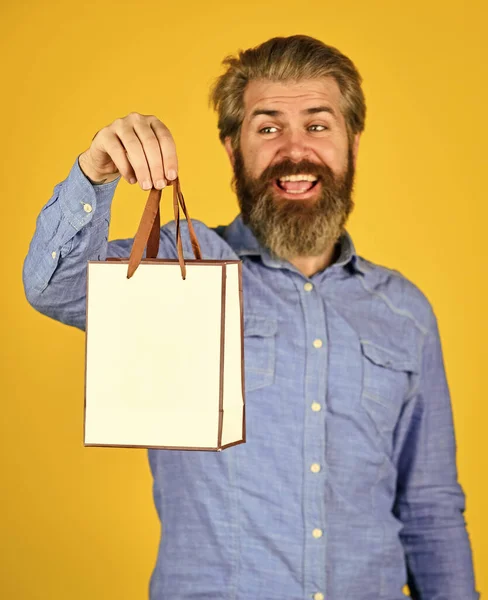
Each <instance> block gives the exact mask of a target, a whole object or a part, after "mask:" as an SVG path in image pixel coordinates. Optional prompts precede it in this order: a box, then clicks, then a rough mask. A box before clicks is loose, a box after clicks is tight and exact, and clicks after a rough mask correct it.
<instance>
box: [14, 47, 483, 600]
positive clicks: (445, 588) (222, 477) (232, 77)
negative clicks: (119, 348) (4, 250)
mask: <svg viewBox="0 0 488 600" xmlns="http://www.w3.org/2000/svg"><path fill="white" fill-rule="evenodd" d="M224 65H225V72H224V74H223V75H222V76H221V77H220V78H219V79H218V80H217V82H216V84H215V86H214V88H213V90H212V96H211V97H212V100H213V104H214V107H215V108H216V110H217V112H218V117H219V120H218V126H219V132H220V139H221V141H222V143H223V144H224V146H225V149H226V151H227V153H228V155H229V158H230V160H231V163H232V165H233V169H234V184H235V191H236V194H237V197H238V200H239V205H240V208H241V214H240V215H239V216H238V217H237V218H236V219H235V220H234V221H233V222H232V223H231V224H230V225H228V226H221V227H217V228H215V229H211V228H209V227H207V226H205V225H204V224H203V223H201V222H196V223H195V228H196V233H197V235H198V238H199V240H200V244H201V247H202V251H203V255H204V258H212V259H224V258H225V259H236V258H238V259H240V260H242V263H243V285H244V311H245V313H244V317H245V364H246V373H245V375H246V429H247V441H246V443H245V444H242V445H238V446H234V447H232V448H229V449H227V450H225V451H224V452H221V453H208V452H198V451H194V452H188V451H164V450H156V449H153V450H150V451H149V459H150V464H151V468H152V473H153V476H154V498H155V503H156V507H157V510H158V514H159V517H160V519H161V522H162V526H163V530H164V533H163V535H162V537H161V541H160V546H159V552H158V557H157V562H156V566H155V569H154V572H153V576H152V579H151V585H150V597H151V599H152V600H167V599H171V600H190V599H192V600H197V599H198V600H257V599H260V600H324V598H327V600H401V598H404V593H403V591H402V590H403V588H404V586H405V584H407V583H408V585H409V587H410V590H411V595H412V597H413V598H416V599H422V600H441V599H442V600H474V599H475V598H477V597H478V594H477V593H476V591H475V585H474V576H473V567H472V558H471V549H470V544H469V539H468V535H467V532H466V526H465V521H464V517H463V511H464V502H465V500H464V494H463V491H462V489H461V487H460V485H459V483H458V480H457V472H456V457H455V438H454V432H453V421H452V412H451V403H450V397H449V390H448V386H447V383H446V376H445V370H444V365H443V358H442V350H441V344H440V338H439V331H438V326H437V320H436V317H435V314H434V312H433V310H432V307H431V305H430V304H429V302H428V300H427V299H426V298H425V296H424V295H423V294H422V292H421V291H420V290H419V289H418V288H417V287H415V286H414V284H412V283H411V282H409V281H408V280H407V279H406V278H405V277H403V276H402V275H401V274H400V273H398V272H397V271H394V270H390V269H388V268H385V267H382V266H379V265H376V264H373V263H372V262H370V261H367V260H365V259H364V258H362V257H361V256H359V255H358V254H357V253H356V250H355V248H354V245H353V242H352V239H351V237H350V235H349V234H348V232H347V231H346V229H345V224H346V222H347V218H348V216H349V214H350V213H351V210H352V208H353V201H352V198H351V194H352V189H353V180H354V170H355V164H356V158H357V155H358V148H359V140H360V136H361V133H362V131H363V129H364V122H365V114H366V107H365V101H364V96H363V92H362V90H361V77H360V75H359V73H358V72H357V70H356V68H355V66H354V64H353V63H352V62H351V60H350V59H348V58H347V57H346V56H344V55H343V54H341V53H340V52H339V51H338V50H337V49H335V48H332V47H330V46H327V45H325V44H323V43H322V42H321V41H319V40H316V39H313V38H310V37H307V36H292V37H288V38H274V39H271V40H269V41H267V42H265V43H263V44H262V45H260V46H258V47H256V48H252V49H249V50H246V51H244V52H240V53H239V54H238V55H237V56H236V57H230V58H227V59H226V60H225V61H224ZM177 169H178V164H177V157H176V148H175V144H174V141H173V138H172V136H171V133H170V132H169V130H168V128H167V127H166V126H165V125H164V124H163V123H162V122H161V121H160V120H159V119H158V118H157V117H155V116H154V115H141V114H139V113H131V114H130V115H128V116H126V117H124V118H122V119H116V120H115V121H114V122H113V123H112V124H110V125H109V126H107V127H105V128H103V129H102V130H100V131H99V132H98V133H97V134H96V135H95V137H94V139H93V140H92V143H91V145H90V147H89V148H88V149H87V150H86V151H85V152H83V153H82V154H81V155H79V157H78V158H77V160H76V161H75V163H74V165H73V167H72V169H71V171H70V173H69V175H68V177H67V179H65V180H64V181H63V182H61V183H60V184H59V185H57V186H56V188H55V191H54V194H53V196H52V198H51V199H50V200H49V201H48V203H47V204H46V206H45V207H44V208H43V209H42V211H41V214H40V216H39V219H38V224H37V229H36V231H35V234H34V237H33V240H32V242H31V246H30V249H29V253H28V255H27V258H26V260H25V265H24V283H25V290H26V295H27V298H28V299H29V301H30V303H31V304H32V305H33V306H34V307H35V308H36V309H37V310H39V311H41V312H42V313H44V314H46V315H48V316H50V317H52V318H54V319H57V320H59V321H62V322H63V323H67V324H69V325H72V326H75V327H78V328H80V329H84V327H85V301H86V298H85V289H86V264H87V261H88V260H97V259H98V260H104V259H105V258H106V257H108V256H112V257H128V256H129V253H130V250H131V244H132V241H133V240H131V239H126V240H115V241H109V242H107V236H108V223H109V220H110V206H111V201H112V198H113V195H114V191H115V188H116V185H117V183H118V181H119V180H120V178H121V177H123V178H124V179H126V180H127V181H128V182H131V183H135V182H136V181H138V182H139V184H140V185H141V187H142V189H145V190H148V189H150V188H151V187H156V188H158V189H161V188H162V187H164V185H166V184H167V183H168V182H170V181H172V180H174V179H175V178H176V177H177ZM183 235H184V236H185V244H186V248H185V249H186V251H187V252H188V251H189V249H190V245H189V241H188V231H187V229H186V228H184V231H183ZM174 240H175V224H174V223H173V222H172V223H169V224H167V225H165V226H164V227H162V228H161V243H160V254H159V256H160V257H166V258H168V257H170V258H176V256H177V253H176V247H175V241H174ZM107 352H110V347H108V348H107Z"/></svg>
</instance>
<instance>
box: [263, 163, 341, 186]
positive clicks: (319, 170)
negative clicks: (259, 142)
mask: <svg viewBox="0 0 488 600" xmlns="http://www.w3.org/2000/svg"><path fill="white" fill-rule="evenodd" d="M305 173H306V174H308V175H313V176H314V177H317V179H319V180H322V181H333V180H334V173H333V171H332V169H331V168H330V167H328V166H327V165H319V164H317V163H314V162H312V161H310V160H302V161H300V162H293V161H291V160H290V159H286V160H283V161H281V162H280V163H276V164H274V165H270V166H269V167H266V169H265V170H264V171H263V172H262V173H261V175H260V176H259V178H258V181H259V182H260V183H267V182H268V181H270V180H275V179H279V178H280V177H285V176H286V175H301V174H305Z"/></svg>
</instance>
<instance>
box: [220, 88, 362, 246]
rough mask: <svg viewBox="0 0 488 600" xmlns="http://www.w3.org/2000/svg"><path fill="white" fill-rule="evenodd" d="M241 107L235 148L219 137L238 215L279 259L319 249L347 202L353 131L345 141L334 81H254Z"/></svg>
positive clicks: (333, 234) (343, 216)
mask: <svg viewBox="0 0 488 600" xmlns="http://www.w3.org/2000/svg"><path fill="white" fill-rule="evenodd" d="M244 109H245V116H244V120H243V123H242V128H241V137H240V146H239V148H238V150H237V151H233V150H232V148H231V144H230V140H226V144H225V145H226V149H227V152H228V154H229V156H230V158H231V161H232V163H233V167H234V180H235V185H236V193H237V196H238V199H239V203H240V207H241V211H242V215H243V219H244V222H245V223H247V224H249V226H250V227H251V228H252V229H253V231H254V233H255V235H256V237H257V238H258V239H259V241H260V242H261V243H262V244H263V245H265V246H266V247H268V248H269V249H270V250H271V251H272V252H273V253H274V254H276V255H277V256H280V257H281V258H291V257H293V256H318V255H320V254H321V253H322V252H324V251H325V250H326V249H327V248H328V247H329V246H330V245H331V244H333V243H334V242H335V241H336V240H337V238H338V237H339V236H340V234H341V232H342V229H343V226H344V224H345V222H346V220H347V217H348V215H349V214H350V212H351V210H352V208H353V202H352V199H351V193H352V186H353V179H354V164H355V158H356V153H357V147H358V142H359V136H356V139H355V141H354V144H353V146H352V147H351V148H350V147H349V144H348V137H347V130H346V123H345V120H344V116H343V115H342V113H341V111H340V90H339V87H338V85H337V83H336V81H335V80H334V79H332V78H330V77H328V78H322V79H313V80H306V81H301V82H284V83H277V82H272V81H268V80H261V81H252V82H250V83H249V85H248V86H247V88H246V91H245V94H244Z"/></svg>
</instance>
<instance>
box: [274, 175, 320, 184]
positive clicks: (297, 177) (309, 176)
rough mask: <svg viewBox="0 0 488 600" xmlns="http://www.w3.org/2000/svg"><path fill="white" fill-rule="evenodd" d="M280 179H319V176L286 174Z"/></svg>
mask: <svg viewBox="0 0 488 600" xmlns="http://www.w3.org/2000/svg"><path fill="white" fill-rule="evenodd" d="M280 181H312V182H313V181H317V177H315V175H307V174H305V175H285V177H280Z"/></svg>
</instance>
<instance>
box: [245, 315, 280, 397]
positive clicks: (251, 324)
mask: <svg viewBox="0 0 488 600" xmlns="http://www.w3.org/2000/svg"><path fill="white" fill-rule="evenodd" d="M277 332H278V321H277V320H276V319H269V318H267V317H261V316H259V315H249V314H248V315H245V317H244V359H245V363H244V364H245V373H246V391H247V392H251V391H253V390H258V389H260V388H263V387H266V386H268V385H271V384H272V383H273V382H274V380H275V368H276V334H277Z"/></svg>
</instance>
